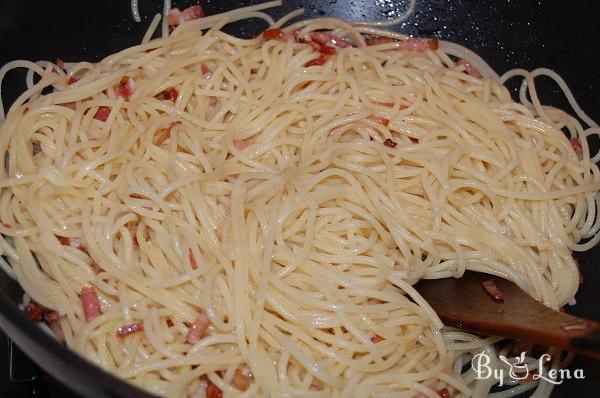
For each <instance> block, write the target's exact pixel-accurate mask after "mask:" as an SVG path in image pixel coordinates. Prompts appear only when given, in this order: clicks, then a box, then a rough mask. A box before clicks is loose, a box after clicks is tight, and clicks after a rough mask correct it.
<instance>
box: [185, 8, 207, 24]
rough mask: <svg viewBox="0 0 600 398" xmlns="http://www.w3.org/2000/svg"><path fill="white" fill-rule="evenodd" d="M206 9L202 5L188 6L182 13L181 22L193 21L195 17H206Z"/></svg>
mask: <svg viewBox="0 0 600 398" xmlns="http://www.w3.org/2000/svg"><path fill="white" fill-rule="evenodd" d="M204 16H205V14H204V9H203V8H202V6H201V5H195V6H191V7H188V8H186V9H185V10H183V12H182V13H181V23H184V22H187V21H193V20H194V19H199V18H204Z"/></svg>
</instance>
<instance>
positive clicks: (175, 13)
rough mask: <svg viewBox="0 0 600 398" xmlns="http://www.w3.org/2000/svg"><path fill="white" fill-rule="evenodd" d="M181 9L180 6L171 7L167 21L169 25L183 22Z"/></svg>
mask: <svg viewBox="0 0 600 398" xmlns="http://www.w3.org/2000/svg"><path fill="white" fill-rule="evenodd" d="M180 21H181V10H179V8H171V9H170V10H169V14H168V15H167V23H168V24H169V26H178V25H179V24H180V23H181V22H180Z"/></svg>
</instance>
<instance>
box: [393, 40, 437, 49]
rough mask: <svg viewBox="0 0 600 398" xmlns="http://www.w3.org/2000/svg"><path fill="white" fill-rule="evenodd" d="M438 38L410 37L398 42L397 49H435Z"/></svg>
mask: <svg viewBox="0 0 600 398" xmlns="http://www.w3.org/2000/svg"><path fill="white" fill-rule="evenodd" d="M437 48H438V40H437V39H421V38H415V37H410V38H409V39H408V40H405V41H402V42H400V44H399V45H398V49H399V50H406V51H417V52H421V51H426V50H437Z"/></svg>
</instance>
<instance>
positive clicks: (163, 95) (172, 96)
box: [154, 87, 179, 102]
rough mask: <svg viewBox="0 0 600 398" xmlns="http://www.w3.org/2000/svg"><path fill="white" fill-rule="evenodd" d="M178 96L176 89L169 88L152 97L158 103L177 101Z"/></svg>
mask: <svg viewBox="0 0 600 398" xmlns="http://www.w3.org/2000/svg"><path fill="white" fill-rule="evenodd" d="M178 96H179V92H178V91H177V89H176V88H175V87H171V88H168V89H166V90H163V91H161V92H160V93H158V94H156V95H155V96H154V98H156V99H157V100H160V101H166V100H169V101H173V102H175V101H177V97H178Z"/></svg>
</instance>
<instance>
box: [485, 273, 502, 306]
mask: <svg viewBox="0 0 600 398" xmlns="http://www.w3.org/2000/svg"><path fill="white" fill-rule="evenodd" d="M481 286H483V289H484V290H485V291H486V292H487V294H488V295H489V296H490V297H491V298H492V299H493V300H494V301H496V302H499V303H501V302H503V301H504V294H503V293H502V292H501V291H500V290H499V289H498V287H496V283H495V282H494V281H493V280H492V279H489V280H487V281H483V282H481Z"/></svg>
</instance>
